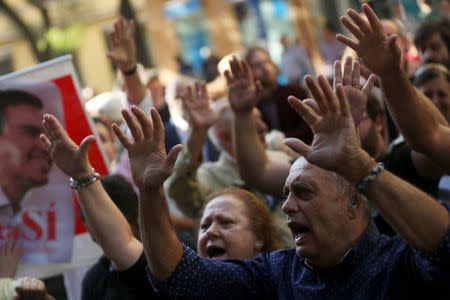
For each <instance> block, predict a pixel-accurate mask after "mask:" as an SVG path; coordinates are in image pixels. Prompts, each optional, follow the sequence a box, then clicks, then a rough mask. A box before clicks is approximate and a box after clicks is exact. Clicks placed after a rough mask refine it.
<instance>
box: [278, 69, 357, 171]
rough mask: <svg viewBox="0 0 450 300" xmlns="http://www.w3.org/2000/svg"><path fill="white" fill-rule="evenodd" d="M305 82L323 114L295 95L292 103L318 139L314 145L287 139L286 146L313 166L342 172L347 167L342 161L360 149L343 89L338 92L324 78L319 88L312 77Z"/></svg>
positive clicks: (339, 87)
mask: <svg viewBox="0 0 450 300" xmlns="http://www.w3.org/2000/svg"><path fill="white" fill-rule="evenodd" d="M305 82H306V84H307V86H308V88H309V90H310V91H311V94H312V95H313V97H314V99H315V101H316V102H317V104H318V106H319V108H320V113H319V112H316V111H314V110H313V109H312V108H311V107H310V106H308V105H307V104H304V103H303V102H302V101H301V100H299V99H297V98H295V97H293V96H290V97H289V99H288V100H289V104H290V105H291V106H292V107H293V108H294V109H295V110H296V111H297V112H298V113H299V114H300V115H301V116H302V117H303V119H304V120H305V122H306V123H307V124H308V125H309V126H310V127H311V129H312V131H313V133H314V139H313V142H312V144H311V146H308V145H306V144H305V143H303V142H302V141H300V140H299V139H295V138H289V139H287V140H286V144H287V145H288V146H289V147H290V148H291V149H292V150H294V151H295V152H297V153H299V154H300V155H302V156H304V157H305V159H306V160H307V161H309V162H310V163H312V164H315V165H317V166H319V167H321V168H324V169H327V170H331V171H337V172H338V171H339V170H340V169H341V168H342V167H345V164H343V163H342V162H345V161H347V160H348V159H349V158H350V157H352V156H354V155H356V154H357V153H358V152H359V150H360V143H359V138H358V135H357V133H356V127H355V124H354V121H353V118H352V116H351V111H350V107H349V104H348V101H347V99H346V96H345V93H344V89H343V86H342V85H341V84H338V85H337V87H336V93H334V92H333V90H332V88H331V86H330V85H329V84H328V82H327V80H326V79H325V77H323V76H319V85H318V84H317V83H316V82H315V81H314V80H313V79H312V77H310V76H307V77H306V79H305Z"/></svg>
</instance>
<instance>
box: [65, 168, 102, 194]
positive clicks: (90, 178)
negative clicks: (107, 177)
mask: <svg viewBox="0 0 450 300" xmlns="http://www.w3.org/2000/svg"><path fill="white" fill-rule="evenodd" d="M99 178H100V174H98V173H97V172H95V170H94V169H92V173H91V174H89V175H87V176H85V177H82V178H80V179H75V178H73V177H70V187H71V188H72V189H73V190H76V191H78V190H79V189H81V188H84V187H87V186H88V185H91V184H93V183H94V182H96V181H97V180H98V179H99Z"/></svg>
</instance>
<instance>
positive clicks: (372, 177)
mask: <svg viewBox="0 0 450 300" xmlns="http://www.w3.org/2000/svg"><path fill="white" fill-rule="evenodd" d="M383 170H384V164H383V163H382V162H379V163H377V165H376V166H375V167H374V168H373V169H372V170H371V171H370V172H369V174H367V175H366V176H365V177H364V178H363V179H362V180H361V181H360V182H359V183H358V185H357V186H356V189H357V190H358V191H360V192H362V191H364V190H365V189H366V188H367V186H368V185H369V184H370V183H371V182H372V181H374V180H375V178H377V176H378V175H380V173H381V171H383Z"/></svg>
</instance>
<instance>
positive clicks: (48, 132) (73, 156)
mask: <svg viewBox="0 0 450 300" xmlns="http://www.w3.org/2000/svg"><path fill="white" fill-rule="evenodd" d="M42 123H43V124H44V134H41V141H42V143H43V144H44V146H45V148H46V149H47V151H48V153H49V154H50V156H51V158H52V160H53V161H54V162H55V163H56V165H57V166H58V167H59V168H60V169H61V170H62V171H63V172H64V173H66V174H67V175H68V176H70V177H73V178H82V177H85V176H87V175H89V174H91V173H92V166H91V165H90V163H89V160H88V150H89V146H90V145H91V142H92V141H93V140H94V136H92V135H90V136H87V137H85V138H84V139H83V141H82V142H81V144H80V146H78V145H77V144H75V143H74V141H73V140H72V139H71V138H70V137H69V135H68V134H67V132H66V130H65V129H64V128H63V126H62V125H61V123H60V122H59V121H58V119H56V118H55V116H53V115H50V114H45V115H44V119H43V121H42Z"/></svg>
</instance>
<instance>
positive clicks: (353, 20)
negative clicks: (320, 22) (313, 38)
mask: <svg viewBox="0 0 450 300" xmlns="http://www.w3.org/2000/svg"><path fill="white" fill-rule="evenodd" d="M362 8H363V11H364V14H365V15H366V17H367V20H366V19H365V18H363V17H362V16H360V15H359V14H358V13H357V12H356V11H355V10H353V9H349V10H348V13H347V15H346V16H343V17H342V18H341V22H342V24H343V25H344V26H345V27H346V28H347V29H348V30H349V31H350V32H351V33H352V34H353V36H354V37H355V38H356V41H354V40H352V39H350V38H348V37H346V36H344V35H342V34H338V35H337V39H338V40H339V41H341V42H342V43H344V44H346V45H347V46H349V47H350V48H352V49H353V50H355V51H356V53H357V54H358V56H359V57H360V59H361V60H362V61H363V63H364V65H366V66H367V67H368V68H369V69H370V70H371V71H372V72H374V73H375V74H377V75H380V76H382V75H383V74H388V73H389V72H390V70H392V69H393V68H395V67H398V66H399V65H400V49H399V48H398V47H397V46H396V44H395V40H396V36H395V35H391V36H389V37H388V36H387V35H386V33H385V31H384V29H383V26H382V24H381V22H380V20H379V19H378V17H377V15H376V14H375V12H374V11H373V10H372V8H370V6H369V5H367V4H364V5H363V6H362Z"/></svg>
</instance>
